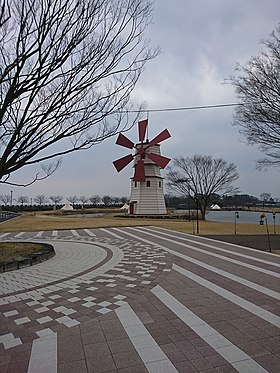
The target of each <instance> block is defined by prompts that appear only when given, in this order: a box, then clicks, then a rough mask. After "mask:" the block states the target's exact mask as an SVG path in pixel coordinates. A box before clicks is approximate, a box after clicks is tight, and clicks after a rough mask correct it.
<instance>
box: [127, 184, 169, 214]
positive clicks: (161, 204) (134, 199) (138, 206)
mask: <svg viewBox="0 0 280 373" xmlns="http://www.w3.org/2000/svg"><path fill="white" fill-rule="evenodd" d="M129 214H132V215H166V214H167V211H166V206H165V200H164V194H163V180H162V178H158V177H151V178H148V179H147V180H146V181H145V182H136V181H133V180H132V181H131V196H130V204H129Z"/></svg>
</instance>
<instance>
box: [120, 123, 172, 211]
mask: <svg viewBox="0 0 280 373" xmlns="http://www.w3.org/2000/svg"><path fill="white" fill-rule="evenodd" d="M147 126H148V120H147V119H146V120H142V121H140V122H138V133H139V142H138V143H136V144H134V143H133V142H132V141H131V140H129V139H128V138H127V137H126V136H124V135H123V134H121V133H120V134H119V136H118V138H117V141H116V144H118V145H121V146H124V147H125V148H128V149H133V148H134V149H135V152H134V154H129V155H126V156H124V157H122V158H120V159H117V160H116V161H114V162H113V164H114V166H115V168H116V170H117V171H118V172H120V171H121V170H122V169H123V168H125V167H126V166H127V165H128V164H129V163H130V162H132V161H133V160H134V176H133V177H132V178H131V194H130V213H131V214H141V215H157V214H160V215H162V214H166V207H165V201H164V194H163V178H162V176H161V174H160V169H162V168H165V167H166V165H167V164H168V162H169V161H170V159H169V158H166V157H163V156H162V155H161V154H160V145H159V143H160V142H162V141H164V140H166V139H168V138H169V137H170V136H171V135H170V133H169V132H168V130H167V129H165V130H164V131H162V132H161V133H160V134H159V135H157V136H156V137H155V138H153V139H152V140H151V141H149V140H148V139H145V137H146V133H147Z"/></svg>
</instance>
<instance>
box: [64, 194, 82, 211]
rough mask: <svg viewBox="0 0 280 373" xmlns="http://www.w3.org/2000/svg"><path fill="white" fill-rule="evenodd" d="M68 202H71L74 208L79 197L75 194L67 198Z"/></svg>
mask: <svg viewBox="0 0 280 373" xmlns="http://www.w3.org/2000/svg"><path fill="white" fill-rule="evenodd" d="M66 199H67V201H68V202H70V203H71V204H72V206H73V208H74V206H75V204H76V203H77V202H78V201H79V197H78V196H77V195H76V194H75V195H74V196H69V197H67V198H66Z"/></svg>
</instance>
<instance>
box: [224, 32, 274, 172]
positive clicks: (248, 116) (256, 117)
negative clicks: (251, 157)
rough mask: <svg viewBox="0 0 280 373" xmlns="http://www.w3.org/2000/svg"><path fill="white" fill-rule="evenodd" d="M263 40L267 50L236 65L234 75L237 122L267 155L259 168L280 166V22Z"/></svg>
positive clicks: (235, 116)
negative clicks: (246, 61)
mask: <svg viewBox="0 0 280 373" xmlns="http://www.w3.org/2000/svg"><path fill="white" fill-rule="evenodd" d="M262 44H263V45H264V46H265V47H266V49H267V51H266V52H262V53H261V54H260V55H258V56H255V57H252V58H251V59H250V60H249V62H248V63H247V64H246V65H245V66H241V65H240V64H239V65H237V67H236V71H237V74H238V75H237V76H235V77H232V78H231V83H232V84H233V85H234V87H235V90H236V94H237V98H238V101H239V103H240V105H239V106H237V107H236V110H235V115H234V124H235V125H238V126H239V128H240V132H241V133H242V134H243V135H244V136H245V137H246V139H247V141H248V143H249V144H257V145H258V146H259V148H260V150H261V151H263V152H264V153H265V155H266V158H264V159H260V160H258V161H257V167H258V168H265V167H267V166H273V165H275V166H280V25H279V26H278V27H276V28H275V30H274V31H273V33H272V34H271V38H270V39H268V40H265V41H262Z"/></svg>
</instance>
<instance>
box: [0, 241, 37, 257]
mask: <svg viewBox="0 0 280 373" xmlns="http://www.w3.org/2000/svg"><path fill="white" fill-rule="evenodd" d="M41 250H42V245H40V244H35V243H28V242H0V260H7V259H15V258H18V257H20V256H23V257H24V256H27V255H30V254H33V253H38V252H39V251H41Z"/></svg>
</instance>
